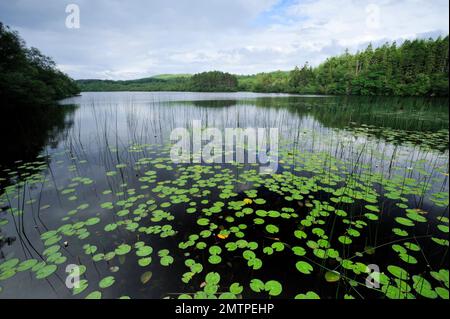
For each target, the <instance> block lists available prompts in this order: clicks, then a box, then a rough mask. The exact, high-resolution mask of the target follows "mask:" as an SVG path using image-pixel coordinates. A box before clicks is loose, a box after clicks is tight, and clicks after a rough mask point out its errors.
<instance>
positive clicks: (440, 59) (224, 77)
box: [77, 36, 449, 96]
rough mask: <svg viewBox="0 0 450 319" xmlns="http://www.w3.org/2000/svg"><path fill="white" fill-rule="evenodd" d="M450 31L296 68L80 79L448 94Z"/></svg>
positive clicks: (182, 86) (125, 84)
mask: <svg viewBox="0 0 450 319" xmlns="http://www.w3.org/2000/svg"><path fill="white" fill-rule="evenodd" d="M448 45H449V43H448V36H446V37H444V38H442V37H439V38H437V39H416V40H412V41H411V40H406V41H404V42H403V43H402V44H401V45H400V46H398V45H397V44H396V43H395V42H394V43H386V44H384V45H382V46H380V47H377V48H373V46H372V45H369V46H368V47H367V48H366V49H365V50H364V51H360V52H357V53H355V54H350V53H349V52H348V51H346V52H345V53H344V54H342V55H339V56H336V57H331V58H328V59H327V60H326V61H325V62H323V63H322V64H320V65H319V66H317V67H312V66H310V65H309V64H308V63H306V64H305V65H303V66H302V67H300V68H299V67H296V68H295V69H294V70H292V71H275V72H270V73H259V74H256V75H232V74H229V73H223V72H219V71H212V72H203V73H199V74H195V75H193V76H191V77H189V76H186V75H183V76H182V77H181V76H180V77H177V76H176V75H173V76H172V77H168V78H164V79H159V78H146V79H140V80H132V81H102V80H79V81H77V82H78V84H79V86H80V88H81V90H83V91H108V90H112V91H114V90H115V91H123V90H129V91H163V90H164V91H204V92H212V91H218V92H234V91H253V92H274V93H299V94H330V95H362V96H448V91H449V89H448Z"/></svg>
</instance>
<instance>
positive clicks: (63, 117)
mask: <svg viewBox="0 0 450 319" xmlns="http://www.w3.org/2000/svg"><path fill="white" fill-rule="evenodd" d="M75 109H76V106H73V105H65V106H60V105H54V106H45V107H36V108H24V107H14V108H13V107H7V108H3V109H2V110H1V111H0V112H1V116H0V147H1V148H2V155H1V156H0V177H1V180H0V195H2V194H3V192H4V189H5V187H7V186H8V185H10V184H12V183H13V181H14V183H19V182H20V181H21V180H23V179H24V177H23V176H28V175H27V174H23V175H22V174H20V173H14V174H12V175H10V174H9V173H13V172H16V171H20V170H21V166H22V165H23V164H24V163H26V162H32V161H36V158H37V156H38V155H39V154H40V153H41V152H42V151H43V150H44V149H45V147H47V146H50V147H56V146H57V144H58V142H59V141H60V140H61V139H63V138H64V136H63V135H64V134H67V131H68V129H69V128H70V127H72V125H73V115H74V111H75ZM13 179H14V180H13ZM0 209H1V211H0V221H1V220H2V219H3V217H5V215H6V214H9V213H8V210H9V209H10V207H9V206H8V205H6V206H4V207H1V208H0ZM12 218H13V219H14V217H12ZM19 218H23V214H21V215H20V217H19ZM38 218H39V216H38ZM22 223H23V221H22ZM14 225H15V227H16V230H21V231H22V234H21V233H19V232H18V236H19V239H20V242H21V244H22V247H24V240H27V239H28V238H27V235H26V234H25V232H24V230H23V229H18V228H17V224H16V221H15V220H14ZM16 239H17V238H16V237H15V236H8V234H6V233H5V231H4V230H2V229H1V227H0V259H1V258H4V256H3V250H2V248H3V247H4V246H10V245H12V244H13V243H14V242H15V241H16ZM30 245H31V243H30ZM31 246H32V245H31ZM32 248H33V247H32Z"/></svg>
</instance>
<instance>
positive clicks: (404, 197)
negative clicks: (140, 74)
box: [0, 92, 449, 299]
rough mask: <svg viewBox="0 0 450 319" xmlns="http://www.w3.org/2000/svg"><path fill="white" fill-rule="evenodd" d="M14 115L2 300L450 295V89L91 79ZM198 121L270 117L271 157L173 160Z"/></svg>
mask: <svg viewBox="0 0 450 319" xmlns="http://www.w3.org/2000/svg"><path fill="white" fill-rule="evenodd" d="M2 112H3V113H4V115H2V117H1V123H0V124H1V131H0V133H1V136H2V137H1V144H2V148H3V150H2V156H1V160H0V165H1V166H0V207H1V212H0V298H302V299H314V298H322V299H335V298H339V299H340V298H346V299H352V298H357V299H362V298H392V299H397V298H432V299H435V298H447V299H448V285H449V280H448V270H449V262H448V247H449V241H448V240H449V235H448V226H449V225H448V223H449V219H448V217H449V216H448V191H449V182H448V174H449V167H448V162H449V153H448V150H449V127H448V126H449V123H448V120H449V114H448V99H438V98H428V99H425V98H387V97H331V96H329V97H327V96H294V95H281V94H253V93H177V92H153V93H152V92H114V93H108V92H105V93H94V92H92V93H83V94H82V95H81V96H77V97H73V98H70V99H66V100H64V101H62V102H61V105H59V106H56V107H51V108H48V109H46V110H45V111H40V110H27V111H24V110H20V111H18V110H10V111H2ZM194 121H200V123H201V125H202V127H203V128H215V129H217V131H218V132H225V130H226V129H227V128H242V129H246V128H260V129H267V130H268V129H270V128H276V129H277V134H278V135H277V145H276V147H275V146H273V147H272V146H271V148H270V151H269V152H268V153H267V154H268V156H269V158H270V159H271V160H272V161H273V163H275V161H276V163H275V164H276V167H275V169H274V171H272V172H270V171H264V167H263V166H264V164H263V163H261V162H258V161H256V162H251V161H244V162H238V161H231V162H224V161H223V160H222V161H220V158H219V160H218V161H217V162H212V163H211V162H204V161H200V163H195V162H192V161H191V163H174V161H173V160H172V158H171V150H172V147H173V145H174V143H175V142H176V141H171V140H170V136H171V133H172V132H173V130H174V129H176V128H184V129H186V130H187V132H192V130H193V126H194ZM244 141H245V140H244ZM205 142H207V141H205ZM238 149H239V150H242V151H248V150H249V147H248V146H247V145H246V144H245V143H244V144H238V145H237V148H236V150H233V151H232V153H231V155H235V152H237V150H238ZM193 155H195V154H194V153H193V154H191V156H193ZM228 155H230V153H229V154H228ZM258 158H259V157H258ZM75 266H77V267H75ZM77 278H78V279H79V280H76V279H77ZM74 285H75V286H74Z"/></svg>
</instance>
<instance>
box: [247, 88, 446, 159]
mask: <svg viewBox="0 0 450 319" xmlns="http://www.w3.org/2000/svg"><path fill="white" fill-rule="evenodd" d="M252 102H253V103H255V105H256V106H260V107H270V108H286V109H288V110H289V111H290V112H292V113H293V114H296V115H297V116H300V117H301V116H306V115H312V116H314V118H315V119H316V120H317V121H319V122H320V123H322V124H323V125H324V126H326V127H329V128H338V129H346V130H349V131H352V132H355V133H363V134H366V135H370V136H374V137H376V138H380V137H381V138H385V139H387V140H396V141H397V142H400V143H402V142H411V143H414V144H422V143H424V142H427V141H426V140H424V139H423V138H418V136H417V135H411V134H410V132H417V133H419V132H422V133H425V132H426V133H427V134H425V135H424V138H425V139H428V140H430V139H435V140H436V141H432V143H430V144H431V145H429V146H431V147H433V146H435V148H437V149H440V150H442V149H443V148H444V149H447V148H448V142H447V140H448V126H449V125H448V118H449V115H448V109H447V105H448V98H392V97H314V98H311V97H309V98H308V97H295V96H293V97H289V98H284V99H277V98H262V99H256V100H254V101H252ZM439 141H440V143H439V145H433V144H436V142H439Z"/></svg>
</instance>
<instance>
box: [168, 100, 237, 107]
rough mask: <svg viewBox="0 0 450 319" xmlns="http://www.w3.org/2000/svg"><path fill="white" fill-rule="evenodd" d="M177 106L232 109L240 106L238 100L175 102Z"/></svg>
mask: <svg viewBox="0 0 450 319" xmlns="http://www.w3.org/2000/svg"><path fill="white" fill-rule="evenodd" d="M174 103H177V104H184V105H193V106H197V107H231V106H235V105H236V104H238V101H237V100H198V101H182V102H179V101H177V102H174Z"/></svg>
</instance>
